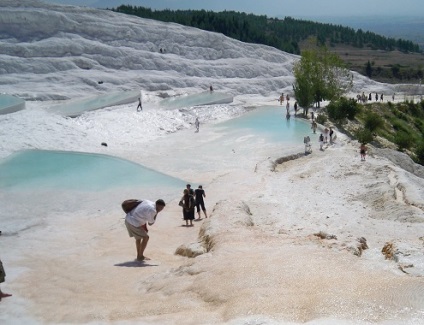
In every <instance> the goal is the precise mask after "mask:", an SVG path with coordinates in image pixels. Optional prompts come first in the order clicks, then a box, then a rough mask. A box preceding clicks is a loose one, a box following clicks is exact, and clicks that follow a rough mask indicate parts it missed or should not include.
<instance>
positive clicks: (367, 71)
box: [365, 60, 372, 78]
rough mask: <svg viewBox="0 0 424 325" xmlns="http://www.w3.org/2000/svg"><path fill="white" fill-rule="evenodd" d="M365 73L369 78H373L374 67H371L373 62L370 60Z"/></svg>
mask: <svg viewBox="0 0 424 325" xmlns="http://www.w3.org/2000/svg"><path fill="white" fill-rule="evenodd" d="M365 73H366V75H367V77H368V78H371V77H372V66H371V62H370V61H369V60H368V62H367V64H366V66H365Z"/></svg>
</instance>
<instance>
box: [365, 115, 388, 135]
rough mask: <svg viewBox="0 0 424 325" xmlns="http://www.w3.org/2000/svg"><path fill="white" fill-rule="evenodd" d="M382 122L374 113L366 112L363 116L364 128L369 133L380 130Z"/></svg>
mask: <svg viewBox="0 0 424 325" xmlns="http://www.w3.org/2000/svg"><path fill="white" fill-rule="evenodd" d="M383 125H384V121H383V119H382V118H381V116H380V115H378V114H377V113H374V112H367V114H366V115H365V121H364V127H365V128H366V129H368V130H370V131H371V132H373V131H375V130H377V129H380V128H382V127H383Z"/></svg>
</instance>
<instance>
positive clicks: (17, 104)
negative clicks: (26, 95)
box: [0, 95, 25, 114]
mask: <svg viewBox="0 0 424 325" xmlns="http://www.w3.org/2000/svg"><path fill="white" fill-rule="evenodd" d="M24 108H25V100H23V99H21V98H18V97H14V96H10V95H0V114H9V113H14V112H17V111H20V110H22V109H24Z"/></svg>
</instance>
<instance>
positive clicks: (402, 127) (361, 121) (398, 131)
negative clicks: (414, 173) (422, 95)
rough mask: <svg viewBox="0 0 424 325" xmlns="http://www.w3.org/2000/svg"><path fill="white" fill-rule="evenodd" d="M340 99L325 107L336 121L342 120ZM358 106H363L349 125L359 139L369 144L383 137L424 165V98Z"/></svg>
mask: <svg viewBox="0 0 424 325" xmlns="http://www.w3.org/2000/svg"><path fill="white" fill-rule="evenodd" d="M343 101H349V100H347V99H345V100H343ZM340 103H341V101H340V100H339V101H334V102H331V103H330V104H329V105H328V106H327V108H326V112H327V114H328V116H329V118H330V120H332V121H334V122H336V123H338V122H339V121H340V115H341V113H340V106H341V104H340ZM357 106H358V107H359V108H360V109H359V110H358V111H357V114H356V115H355V118H354V122H353V123H351V124H350V126H347V129H349V128H350V131H352V132H353V134H354V136H355V138H356V139H357V140H358V141H359V142H361V143H365V144H366V143H370V142H372V141H377V142H378V141H380V140H378V139H379V137H381V138H384V139H386V140H388V141H390V142H392V143H393V144H395V145H396V147H397V149H398V150H400V151H404V152H406V153H407V154H408V155H410V156H411V157H412V158H413V159H414V160H415V161H416V162H417V163H419V164H421V165H424V100H422V101H421V102H419V103H414V102H411V101H405V102H402V103H396V104H394V103H390V102H388V103H371V104H365V105H362V104H357Z"/></svg>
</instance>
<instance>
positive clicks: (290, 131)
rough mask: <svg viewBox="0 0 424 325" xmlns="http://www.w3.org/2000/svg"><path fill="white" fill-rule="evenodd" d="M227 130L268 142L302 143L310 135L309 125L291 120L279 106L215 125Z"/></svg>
mask: <svg viewBox="0 0 424 325" xmlns="http://www.w3.org/2000/svg"><path fill="white" fill-rule="evenodd" d="M217 127H220V128H224V130H225V131H226V132H227V131H229V130H239V129H244V130H246V132H249V133H252V134H255V135H256V136H259V135H260V136H264V137H266V139H267V140H269V141H273V142H275V141H278V142H291V143H303V137H305V136H306V135H312V134H311V130H310V127H309V124H308V123H307V122H306V121H305V120H303V119H298V118H291V116H290V114H286V112H285V110H284V111H283V110H282V109H281V108H280V107H279V106H266V107H259V108H257V109H255V110H253V111H251V112H249V113H246V114H244V115H243V116H241V117H238V118H234V119H231V120H228V121H225V122H222V123H219V124H217Z"/></svg>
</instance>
